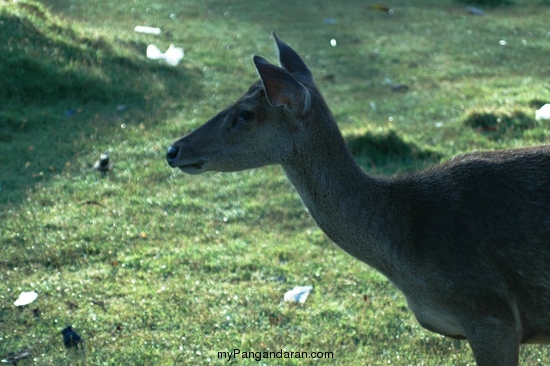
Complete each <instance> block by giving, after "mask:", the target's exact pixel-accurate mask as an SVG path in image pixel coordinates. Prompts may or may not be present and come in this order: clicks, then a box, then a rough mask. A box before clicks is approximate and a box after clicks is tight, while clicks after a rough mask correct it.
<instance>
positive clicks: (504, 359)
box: [464, 317, 521, 366]
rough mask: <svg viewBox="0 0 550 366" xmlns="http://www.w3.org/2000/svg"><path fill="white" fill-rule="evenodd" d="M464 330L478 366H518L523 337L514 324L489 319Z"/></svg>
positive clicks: (469, 325) (470, 325) (471, 324)
mask: <svg viewBox="0 0 550 366" xmlns="http://www.w3.org/2000/svg"><path fill="white" fill-rule="evenodd" d="M470 322H471V320H470ZM464 330H465V332H466V338H468V342H469V343H470V347H472V351H473V353H474V357H475V360H476V364H477V366H496V365H498V366H517V365H518V362H519V347H520V341H521V340H520V338H521V336H520V335H519V332H518V330H517V327H516V326H515V324H514V322H509V321H504V320H501V319H496V318H490V317H487V318H485V319H482V320H479V319H477V322H475V323H470V324H468V326H467V327H465V328H464Z"/></svg>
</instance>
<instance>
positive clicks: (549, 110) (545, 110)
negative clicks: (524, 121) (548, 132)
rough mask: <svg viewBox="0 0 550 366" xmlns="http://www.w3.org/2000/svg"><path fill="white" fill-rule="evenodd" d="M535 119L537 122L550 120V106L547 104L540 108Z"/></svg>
mask: <svg viewBox="0 0 550 366" xmlns="http://www.w3.org/2000/svg"><path fill="white" fill-rule="evenodd" d="M535 119H536V120H537V121H540V120H543V119H550V104H545V105H543V106H542V107H540V109H539V110H538V111H536V112H535Z"/></svg>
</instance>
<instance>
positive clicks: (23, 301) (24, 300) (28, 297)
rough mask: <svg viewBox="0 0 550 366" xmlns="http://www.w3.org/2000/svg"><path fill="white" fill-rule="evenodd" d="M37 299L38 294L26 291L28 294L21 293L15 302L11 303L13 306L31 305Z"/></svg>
mask: <svg viewBox="0 0 550 366" xmlns="http://www.w3.org/2000/svg"><path fill="white" fill-rule="evenodd" d="M37 297H38V294H37V293H36V292H34V291H28V292H25V291H23V292H21V294H20V295H19V297H18V298H17V300H15V302H14V303H13V305H15V306H25V305H29V304H30V303H32V302H33V301H34V300H36V298H37Z"/></svg>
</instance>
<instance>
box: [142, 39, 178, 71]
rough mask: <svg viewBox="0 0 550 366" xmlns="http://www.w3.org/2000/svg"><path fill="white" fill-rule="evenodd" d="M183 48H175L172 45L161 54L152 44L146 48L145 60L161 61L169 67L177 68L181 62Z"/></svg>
mask: <svg viewBox="0 0 550 366" xmlns="http://www.w3.org/2000/svg"><path fill="white" fill-rule="evenodd" d="M184 55H185V53H184V52H183V48H180V47H175V46H174V45H173V44H171V45H170V47H168V49H167V50H166V52H162V51H161V50H160V49H159V48H158V47H157V46H155V45H154V44H150V45H149V46H147V58H148V59H150V60H163V61H166V63H168V64H169V65H172V66H178V64H179V63H180V61H181V60H183V56H184Z"/></svg>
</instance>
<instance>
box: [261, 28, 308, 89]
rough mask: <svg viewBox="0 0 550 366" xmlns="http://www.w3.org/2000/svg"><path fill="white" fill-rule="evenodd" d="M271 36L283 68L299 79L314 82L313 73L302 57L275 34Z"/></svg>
mask: <svg viewBox="0 0 550 366" xmlns="http://www.w3.org/2000/svg"><path fill="white" fill-rule="evenodd" d="M271 35H272V36H273V38H274V39H275V42H276V43H277V49H278V50H279V62H280V63H281V66H282V67H283V68H284V69H285V70H287V71H288V72H290V73H292V74H293V75H294V76H296V77H297V78H298V79H300V80H304V81H308V82H313V76H312V74H311V71H310V70H309V68H308V67H307V65H306V63H305V62H304V60H302V58H301V57H300V55H298V53H297V52H296V51H294V50H293V49H292V48H290V46H289V45H287V44H286V43H284V42H283V41H281V40H280V39H279V37H277V35H276V34H275V32H272V33H271Z"/></svg>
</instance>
